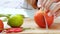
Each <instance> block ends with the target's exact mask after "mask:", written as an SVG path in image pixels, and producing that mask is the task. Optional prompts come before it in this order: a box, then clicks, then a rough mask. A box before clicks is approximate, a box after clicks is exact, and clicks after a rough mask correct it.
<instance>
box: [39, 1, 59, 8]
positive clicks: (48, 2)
mask: <svg viewBox="0 0 60 34" xmlns="http://www.w3.org/2000/svg"><path fill="white" fill-rule="evenodd" d="M58 1H60V0H40V3H41V5H42V7H45V8H46V9H49V8H50V6H51V5H52V3H53V2H58Z"/></svg>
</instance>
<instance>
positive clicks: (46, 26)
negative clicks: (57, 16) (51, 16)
mask: <svg viewBox="0 0 60 34" xmlns="http://www.w3.org/2000/svg"><path fill="white" fill-rule="evenodd" d="M43 16H44V20H45V24H46V29H47V30H48V23H47V20H46V17H45V15H43Z"/></svg>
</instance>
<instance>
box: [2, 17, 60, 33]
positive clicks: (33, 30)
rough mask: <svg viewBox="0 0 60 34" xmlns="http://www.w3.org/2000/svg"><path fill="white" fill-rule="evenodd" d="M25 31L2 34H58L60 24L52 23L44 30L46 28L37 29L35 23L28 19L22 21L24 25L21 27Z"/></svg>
mask: <svg viewBox="0 0 60 34" xmlns="http://www.w3.org/2000/svg"><path fill="white" fill-rule="evenodd" d="M21 27H23V28H30V29H26V30H24V31H22V32H19V33H5V32H4V33H3V34H60V23H53V24H52V26H51V27H50V28H49V29H48V30H46V28H39V27H38V26H37V24H36V23H35V21H34V20H33V19H30V18H25V19H24V24H23V25H22V26H21Z"/></svg>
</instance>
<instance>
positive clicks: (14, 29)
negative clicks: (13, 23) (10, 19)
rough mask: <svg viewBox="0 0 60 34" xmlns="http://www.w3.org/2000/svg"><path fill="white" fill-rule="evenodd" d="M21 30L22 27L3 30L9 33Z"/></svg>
mask: <svg viewBox="0 0 60 34" xmlns="http://www.w3.org/2000/svg"><path fill="white" fill-rule="evenodd" d="M22 31H23V29H22V28H9V29H7V30H5V31H4V32H6V33H11V32H14V33H16V32H22Z"/></svg>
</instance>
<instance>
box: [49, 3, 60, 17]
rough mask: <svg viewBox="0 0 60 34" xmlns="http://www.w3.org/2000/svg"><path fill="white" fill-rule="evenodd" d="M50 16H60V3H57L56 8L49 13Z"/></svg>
mask: <svg viewBox="0 0 60 34" xmlns="http://www.w3.org/2000/svg"><path fill="white" fill-rule="evenodd" d="M49 13H50V15H55V16H56V17H58V16H60V2H58V3H56V5H55V7H54V8H53V9H52V10H50V11H49Z"/></svg>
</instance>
